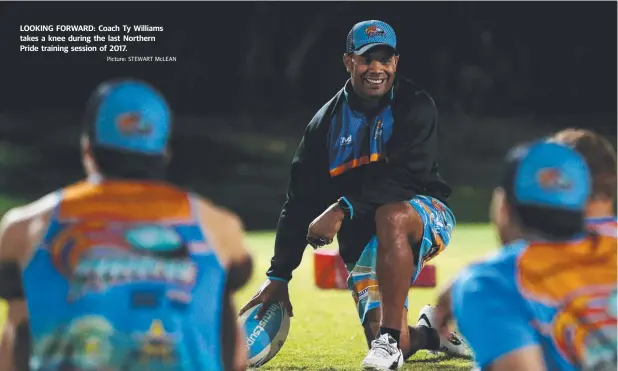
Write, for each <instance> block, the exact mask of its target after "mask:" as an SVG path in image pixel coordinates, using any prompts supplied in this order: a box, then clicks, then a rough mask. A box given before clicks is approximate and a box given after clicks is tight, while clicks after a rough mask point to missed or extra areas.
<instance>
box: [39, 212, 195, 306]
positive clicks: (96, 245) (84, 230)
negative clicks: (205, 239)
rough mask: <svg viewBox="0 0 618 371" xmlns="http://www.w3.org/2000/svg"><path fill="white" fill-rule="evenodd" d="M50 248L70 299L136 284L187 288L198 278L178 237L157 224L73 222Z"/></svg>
mask: <svg viewBox="0 0 618 371" xmlns="http://www.w3.org/2000/svg"><path fill="white" fill-rule="evenodd" d="M50 252H51V255H52V259H53V263H54V266H55V267H56V268H57V269H58V271H60V273H62V274H63V275H64V276H65V277H66V278H67V279H68V280H69V282H70V291H69V298H70V299H75V298H77V297H80V296H82V295H83V294H85V293H88V292H103V291H105V290H107V289H109V288H111V287H113V286H116V285H121V284H127V283H137V282H151V283H162V284H166V285H170V286H172V287H173V288H175V289H177V290H182V291H187V290H188V291H190V290H191V289H192V288H193V286H194V285H195V280H196V276H197V267H196V266H195V264H194V263H193V261H192V260H191V259H190V258H189V252H188V249H187V246H186V244H185V243H184V241H183V240H182V238H181V237H180V236H179V235H178V234H177V233H176V231H174V230H173V229H171V228H167V227H165V226H160V225H128V224H120V223H119V224H117V225H110V224H109V223H102V222H81V223H76V224H72V225H69V226H67V227H66V228H65V229H64V230H63V231H61V232H60V233H59V234H58V235H57V236H56V238H54V240H53V242H52V243H51V245H50Z"/></svg>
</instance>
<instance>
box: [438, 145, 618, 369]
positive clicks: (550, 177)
mask: <svg viewBox="0 0 618 371" xmlns="http://www.w3.org/2000/svg"><path fill="white" fill-rule="evenodd" d="M579 137H580V138H581V136H579ZM556 138H557V140H556ZM560 138H562V139H560ZM572 138H574V137H572ZM552 140H554V141H559V142H561V143H564V142H568V140H566V139H564V137H561V136H560V135H556V136H555V137H554V138H553V139H552ZM574 141H575V140H574ZM571 144H573V143H571ZM575 147H576V146H575ZM613 157H614V158H615V156H613ZM588 161H590V159H588ZM614 161H615V160H614ZM593 176H594V174H593ZM590 178H591V177H590V173H589V168H588V166H587V164H586V159H584V157H582V155H580V154H579V153H578V152H576V151H575V150H573V149H571V148H568V147H567V146H565V145H563V144H558V143H551V142H547V141H543V142H537V143H535V144H533V145H530V146H521V147H518V148H516V149H514V150H512V151H511V152H510V153H509V155H508V156H507V166H506V169H505V176H504V178H503V181H502V184H501V186H500V187H498V188H497V189H496V190H495V192H494V196H493V200H492V219H493V221H494V223H495V225H496V228H497V230H498V233H499V236H500V238H501V240H502V241H503V243H504V244H505V248H504V249H502V250H501V251H499V252H497V253H496V254H494V255H492V256H490V257H489V258H487V259H486V260H484V261H482V262H479V263H476V264H472V265H470V266H469V267H468V268H467V269H465V270H464V271H463V272H462V273H460V274H459V275H458V277H457V278H456V280H455V281H454V282H453V283H452V285H451V286H450V287H449V288H448V289H447V290H445V292H444V293H443V294H442V295H441V296H440V299H439V302H438V308H437V310H436V319H435V323H437V324H438V326H439V327H440V328H441V330H443V331H444V330H445V329H446V328H447V325H446V323H447V322H448V320H449V319H450V317H451V313H452V317H453V318H454V319H455V320H456V322H457V324H458V327H459V329H460V331H461V332H462V334H463V336H464V337H465V338H466V339H467V340H468V341H469V343H470V346H471V347H472V349H473V351H474V355H475V359H476V363H477V364H478V366H479V367H480V368H481V369H483V370H491V371H503V370H504V371H506V370H508V371H520V370H521V371H524V370H525V371H541V370H590V371H591V370H599V371H600V370H616V345H617V344H616V338H617V336H616V335H617V334H616V331H617V329H616V324H617V322H616V285H617V283H618V282H617V277H616V276H617V274H618V271H617V266H616V259H617V253H616V248H617V246H616V245H617V240H616V235H615V229H613V230H612V229H603V228H602V229H597V228H594V229H593V230H592V231H591V230H589V229H588V228H587V226H586V221H585V216H586V211H587V210H588V211H589V210H590V209H589V205H590V204H589V201H590V197H591V196H593V194H592V193H591V192H590V183H591V182H590ZM593 187H594V183H593Z"/></svg>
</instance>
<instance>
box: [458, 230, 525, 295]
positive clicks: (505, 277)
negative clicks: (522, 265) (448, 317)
mask: <svg viewBox="0 0 618 371" xmlns="http://www.w3.org/2000/svg"><path fill="white" fill-rule="evenodd" d="M528 246H529V245H528V242H526V241H524V240H518V241H514V242H512V243H509V244H506V245H505V246H503V247H502V248H501V249H499V250H497V251H494V252H491V253H489V254H487V255H486V256H485V257H483V258H482V259H480V260H478V261H476V262H473V263H472V264H470V265H469V266H467V267H466V268H465V269H464V270H463V271H462V272H461V273H460V274H459V276H458V278H457V280H456V282H457V285H459V286H462V287H463V286H469V287H473V288H474V289H475V290H480V291H499V290H507V289H508V290H511V289H516V285H515V281H514V277H515V272H516V268H517V260H518V258H519V256H520V255H521V254H522V252H523V251H525V250H526V248H528Z"/></svg>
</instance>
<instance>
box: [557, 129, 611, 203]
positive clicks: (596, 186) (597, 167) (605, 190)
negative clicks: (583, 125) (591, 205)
mask: <svg viewBox="0 0 618 371" xmlns="http://www.w3.org/2000/svg"><path fill="white" fill-rule="evenodd" d="M549 140H550V141H553V142H557V143H561V144H564V145H566V146H569V147H572V148H573V149H575V150H576V151H577V152H579V153H580V154H581V155H582V156H583V157H584V159H585V160H586V162H587V163H588V167H589V168H590V174H591V175H592V196H591V197H592V198H595V197H607V198H610V199H613V198H614V197H616V150H614V148H613V146H612V144H611V143H610V142H609V141H608V140H607V139H605V138H604V137H603V136H601V135H599V134H597V133H595V132H593V131H591V130H587V129H576V128H569V129H565V130H562V131H559V132H557V133H555V134H554V135H552V136H551V137H550V138H549Z"/></svg>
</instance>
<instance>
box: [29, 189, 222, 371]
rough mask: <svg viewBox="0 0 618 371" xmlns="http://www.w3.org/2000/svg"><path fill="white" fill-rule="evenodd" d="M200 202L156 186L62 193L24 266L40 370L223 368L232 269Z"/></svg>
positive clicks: (34, 366)
mask: <svg viewBox="0 0 618 371" xmlns="http://www.w3.org/2000/svg"><path fill="white" fill-rule="evenodd" d="M196 202H197V198H196V197H195V196H193V195H192V194H190V193H186V192H184V191H182V190H180V189H177V188H175V187H172V186H169V185H165V184H157V183H153V182H148V183H145V182H144V183H140V182H124V181H123V182H121V181H109V182H102V183H98V184H97V183H92V182H82V183H78V184H75V185H73V186H70V187H68V188H65V189H63V190H61V191H60V192H59V193H58V204H57V207H56V208H55V210H53V214H52V217H51V221H50V224H49V227H48V230H47V232H46V234H45V236H44V237H43V239H42V241H41V242H40V244H39V245H38V246H37V247H36V250H35V251H34V253H33V256H32V259H31V260H30V262H29V263H28V265H27V266H26V268H25V269H24V273H23V275H24V277H23V281H24V289H25V292H26V297H27V299H28V311H29V319H30V326H31V334H32V350H33V353H32V359H31V367H32V370H36V371H56V370H69V369H71V370H118V371H140V370H144V371H146V370H149V371H157V370H161V371H168V370H169V371H172V370H173V371H204V370H212V371H217V370H222V369H223V366H222V360H221V331H222V329H221V316H222V307H223V300H225V298H224V295H225V294H224V291H225V283H226V274H227V272H226V268H225V266H224V265H223V264H221V261H220V258H219V257H218V255H217V252H216V248H215V246H213V245H212V243H211V242H210V241H209V239H208V238H207V237H206V233H205V232H204V231H203V230H202V225H201V224H200V221H199V216H198V213H197V212H196Z"/></svg>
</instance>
